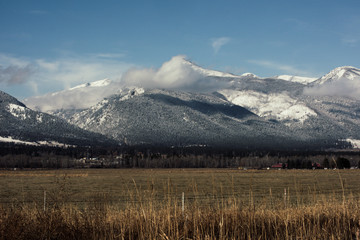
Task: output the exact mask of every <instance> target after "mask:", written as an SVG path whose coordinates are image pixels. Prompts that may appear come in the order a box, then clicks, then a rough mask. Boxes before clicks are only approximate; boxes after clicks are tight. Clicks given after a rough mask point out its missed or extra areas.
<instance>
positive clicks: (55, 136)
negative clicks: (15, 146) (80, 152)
mask: <svg viewBox="0 0 360 240" xmlns="http://www.w3.org/2000/svg"><path fill="white" fill-rule="evenodd" d="M0 141H1V142H19V143H24V142H26V143H29V144H33V145H41V144H45V145H46V144H49V145H54V144H55V145H63V144H67V145H94V144H96V145H97V144H109V143H112V144H114V141H112V140H109V139H108V138H107V137H104V136H102V135H100V134H96V133H91V132H88V131H86V130H83V129H81V128H79V127H76V126H73V125H71V124H69V123H68V122H67V121H65V120H64V119H60V118H58V117H55V116H52V115H49V114H47V113H42V112H38V111H33V110H31V109H29V108H27V107H26V106H25V105H24V104H23V103H21V102H20V101H18V100H17V99H16V98H14V97H12V96H10V95H9V94H7V93H4V92H2V91H0Z"/></svg>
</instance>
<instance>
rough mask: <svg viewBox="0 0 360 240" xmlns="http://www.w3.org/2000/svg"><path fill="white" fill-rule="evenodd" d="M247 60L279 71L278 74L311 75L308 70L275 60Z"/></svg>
mask: <svg viewBox="0 0 360 240" xmlns="http://www.w3.org/2000/svg"><path fill="white" fill-rule="evenodd" d="M247 62H249V63H252V64H255V65H258V66H261V67H265V68H269V69H274V70H277V71H280V73H279V74H291V75H300V76H312V75H313V74H311V73H310V72H308V71H305V70H301V69H298V68H296V67H294V66H291V65H287V64H282V63H277V62H273V61H269V60H248V61H247Z"/></svg>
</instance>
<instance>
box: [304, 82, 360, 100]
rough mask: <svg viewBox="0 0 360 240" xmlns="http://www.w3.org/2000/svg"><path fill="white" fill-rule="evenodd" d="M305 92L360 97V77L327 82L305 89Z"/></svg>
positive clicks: (312, 94)
mask: <svg viewBox="0 0 360 240" xmlns="http://www.w3.org/2000/svg"><path fill="white" fill-rule="evenodd" d="M304 94H305V95H309V96H341V97H350V98H354V99H360V79H356V80H349V79H346V78H342V79H339V80H337V81H334V82H326V83H324V84H321V85H316V86H312V87H308V88H305V89H304Z"/></svg>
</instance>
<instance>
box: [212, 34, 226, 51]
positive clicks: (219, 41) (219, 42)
mask: <svg viewBox="0 0 360 240" xmlns="http://www.w3.org/2000/svg"><path fill="white" fill-rule="evenodd" d="M229 42H230V38H228V37H220V38H214V39H212V40H211V46H212V48H213V49H214V52H215V54H217V53H218V52H219V51H220V48H221V47H222V46H224V45H225V44H227V43H229Z"/></svg>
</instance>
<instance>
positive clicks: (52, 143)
mask: <svg viewBox="0 0 360 240" xmlns="http://www.w3.org/2000/svg"><path fill="white" fill-rule="evenodd" d="M0 142H7V143H15V144H25V145H32V146H51V147H65V148H67V147H75V145H68V144H64V143H60V142H56V141H37V142H28V141H23V140H19V139H14V138H12V137H10V136H9V137H0Z"/></svg>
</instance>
